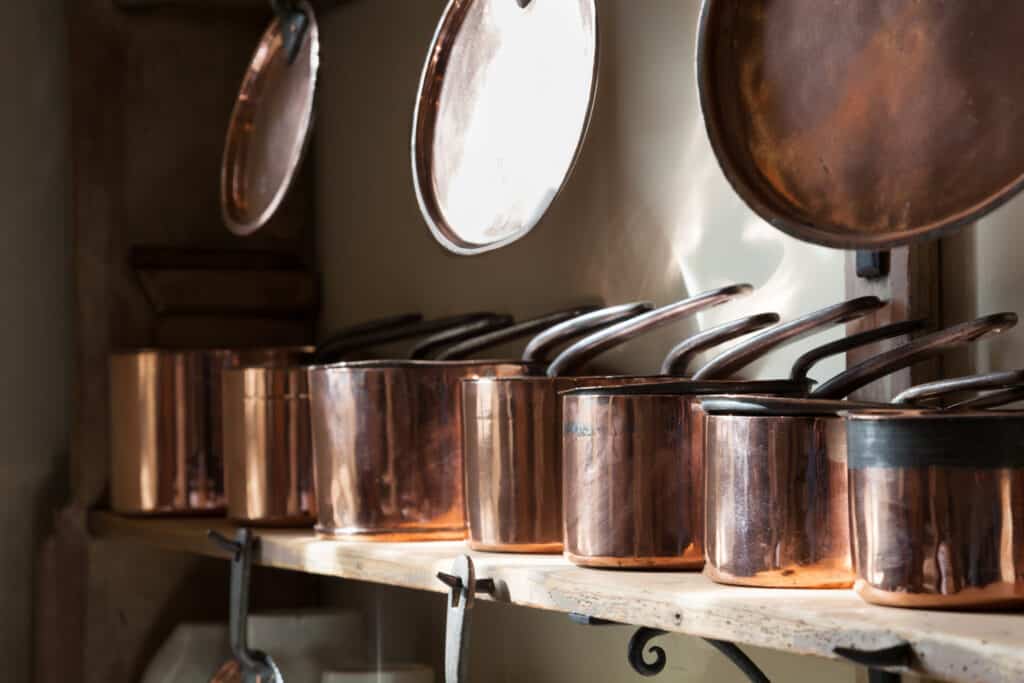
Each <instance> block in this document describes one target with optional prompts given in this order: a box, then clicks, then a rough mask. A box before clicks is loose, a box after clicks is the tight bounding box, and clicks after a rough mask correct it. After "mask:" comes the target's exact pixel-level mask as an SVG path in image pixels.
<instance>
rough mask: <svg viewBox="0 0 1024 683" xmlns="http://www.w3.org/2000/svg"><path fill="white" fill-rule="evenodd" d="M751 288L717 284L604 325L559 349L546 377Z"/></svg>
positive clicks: (570, 369) (569, 371)
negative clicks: (598, 329) (706, 290)
mask: <svg viewBox="0 0 1024 683" xmlns="http://www.w3.org/2000/svg"><path fill="white" fill-rule="evenodd" d="M753 290H754V288H753V287H751V286H750V285H746V284H743V285H730V286H728V287H721V288H719V289H714V290H711V291H708V292H702V293H701V294H697V295H696V296H692V297H690V298H688V299H683V300H682V301H677V302H676V303H674V304H669V305H668V306H662V307H661V308H657V309H655V310H653V311H651V312H649V313H644V314H643V315H638V316H636V317H634V318H630V319H629V320H624V321H623V322H621V323H618V324H616V325H612V326H611V327H606V328H604V329H603V330H600V331H598V332H595V333H594V334H592V335H590V336H588V337H584V338H583V339H581V340H579V341H578V342H576V343H575V344H573V345H572V346H570V347H569V348H567V349H566V350H565V351H562V353H561V354H559V355H558V356H557V357H556V358H555V359H554V360H553V361H551V364H550V365H549V366H548V372H547V374H548V377H558V376H561V375H568V374H572V373H573V372H575V371H576V370H578V369H579V368H581V367H582V366H583V365H584V364H585V363H586V362H587V361H589V360H590V359H591V358H593V357H595V356H597V355H598V354H600V353H602V352H604V351H607V350H608V349H610V348H612V347H613V346H616V345H618V344H621V343H623V342H625V341H626V340H628V339H632V338H633V337H636V336H637V335H639V334H641V333H643V332H648V331H650V330H653V329H655V328H658V327H661V326H662V325H667V324H668V323H671V322H675V321H677V320H680V319H681V318H685V317H687V316H690V315H693V314H695V313H698V312H700V311H703V310H704V309H707V308H711V307H712V306H719V305H721V304H724V303H726V302H728V301H732V300H733V299H735V298H736V297H738V296H742V295H745V294H749V293H750V292H752V291H753Z"/></svg>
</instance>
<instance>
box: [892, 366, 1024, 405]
mask: <svg viewBox="0 0 1024 683" xmlns="http://www.w3.org/2000/svg"><path fill="white" fill-rule="evenodd" d="M1022 384H1024V370H1002V371H999V372H988V373H985V374H981V375H966V376H964V377H953V378H951V379H940V380H936V381H934V382H928V383H926V384H918V385H917V386H913V387H910V388H909V389H907V390H906V391H903V392H902V393H899V394H897V395H896V398H894V399H893V400H892V402H893V403H896V404H900V405H904V404H907V403H918V402H920V401H927V400H931V399H936V398H941V397H943V396H948V395H949V394H955V393H957V392H959V391H979V390H984V389H1010V390H1011V391H1013V390H1015V389H1016V390H1021V389H1022V388H1024V387H1021V386H1020V385H1022ZM990 396H991V394H989V395H988V396H979V397H977V398H975V399H970V400H968V401H964V402H963V403H967V404H969V405H968V406H967V407H972V405H973V406H974V407H977V403H976V402H978V400H979V399H986V398H989V397H990ZM972 402H975V403H973V404H972ZM963 403H960V404H957V407H959V408H963V407H964V405H963ZM981 403H983V404H984V405H985V407H989V408H991V407H994V406H995V405H1002V404H1000V403H995V404H990V403H988V402H986V401H981ZM1004 403H1012V400H1007V401H1004Z"/></svg>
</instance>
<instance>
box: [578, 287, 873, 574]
mask: <svg viewBox="0 0 1024 683" xmlns="http://www.w3.org/2000/svg"><path fill="white" fill-rule="evenodd" d="M880 306H882V302H881V301H880V300H878V299H877V298H876V297H862V298H860V299H854V300H852V301H848V302H845V303H842V304H838V305H835V306H830V307H828V308H826V309H823V310H820V311H817V312H815V313H812V314H809V315H807V316H804V317H802V318H799V319H797V320H794V321H792V322H788V323H785V324H781V325H776V326H775V327H772V328H770V329H769V330H767V331H765V332H762V333H760V334H758V335H756V336H755V337H754V338H752V339H750V340H748V341H746V342H743V343H741V344H739V345H737V346H735V347H733V348H732V349H730V350H728V351H726V352H724V353H723V354H720V355H719V356H717V357H716V358H715V359H713V360H712V361H710V362H709V363H708V364H706V365H705V366H704V367H703V368H701V370H699V371H698V372H697V373H696V374H695V375H694V377H695V378H702V377H703V378H705V379H693V380H688V381H681V382H676V383H665V384H659V385H638V386H625V387H612V388H587V389H578V390H575V391H569V392H566V393H564V394H563V395H562V412H563V422H562V425H563V434H562V456H563V466H564V488H563V490H564V494H563V499H564V501H565V555H566V557H568V558H569V560H571V561H572V562H574V563H575V564H579V565H583V566H590V567H619V568H665V569H668V568H673V569H699V568H700V567H701V566H702V565H703V563H704V544H703V532H704V528H703V527H704V524H703V516H704V480H703V467H704V465H703V463H704V453H703V450H704V420H703V413H701V412H700V411H699V410H698V409H697V406H696V399H697V397H699V396H701V395H708V394H721V393H750V394H764V393H768V394H775V395H803V394H805V393H806V392H807V391H808V390H809V389H810V383H809V381H806V380H792V379H789V380H775V381H771V380H769V381H745V380H730V379H721V378H715V377H712V378H710V379H707V378H706V377H707V375H708V374H711V375H714V374H715V373H716V372H719V371H723V370H721V368H726V370H725V371H728V372H735V371H736V370H739V369H741V368H743V367H745V366H746V365H748V364H749V363H751V362H753V361H754V360H755V359H756V358H758V357H760V356H761V355H762V354H763V353H765V352H766V351H768V350H770V349H773V348H777V347H779V346H781V345H783V344H785V343H787V342H790V341H792V340H794V339H798V338H801V337H803V336H805V335H807V334H810V333H812V332H813V331H816V330H819V329H821V328H823V327H826V326H829V325H834V324H838V323H841V322H846V321H848V320H851V319H855V318H857V317H860V316H863V315H866V314H868V313H870V312H872V311H874V310H877V309H878V308H879V307H880ZM709 369H710V370H709Z"/></svg>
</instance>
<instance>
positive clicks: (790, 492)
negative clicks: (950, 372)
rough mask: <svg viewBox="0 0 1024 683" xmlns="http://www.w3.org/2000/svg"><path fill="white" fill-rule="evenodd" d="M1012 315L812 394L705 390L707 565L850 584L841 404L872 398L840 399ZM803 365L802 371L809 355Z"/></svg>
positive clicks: (930, 341) (820, 584)
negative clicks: (711, 393) (715, 392)
mask: <svg viewBox="0 0 1024 683" xmlns="http://www.w3.org/2000/svg"><path fill="white" fill-rule="evenodd" d="M1015 322H1016V316H1012V315H1010V316H1007V315H996V316H988V317H986V318H981V319H979V320H975V321H972V322H969V323H964V324H961V325H956V326H954V327H950V328H948V329H945V330H941V331H939V332H934V333H932V334H928V335H925V336H923V337H920V338H918V339H915V340H914V341H912V342H909V343H907V344H904V345H902V346H899V347H897V348H895V349H893V350H891V351H888V352H886V353H884V354H881V355H879V356H875V357H873V358H871V359H869V360H867V361H865V362H864V363H861V364H859V365H857V366H855V367H853V368H850V369H848V370H846V371H845V372H843V373H840V374H839V375H837V376H836V377H834V378H832V379H831V380H829V381H828V382H825V383H824V384H822V385H821V386H820V387H819V388H818V389H816V390H814V391H812V392H811V393H810V395H809V397H808V398H793V397H788V398H779V397H769V396H711V397H706V398H702V399H701V400H700V405H701V409H702V410H703V411H704V412H705V413H707V417H706V421H705V425H706V426H705V469H706V483H705V545H706V548H705V559H706V564H705V567H704V573H705V574H706V575H707V576H708V577H709V578H711V579H712V580H713V581H716V582H718V583H728V584H736V585H743V586H761V587H773V588H844V587H847V586H850V585H851V584H852V583H853V570H852V565H851V559H850V533H849V507H848V499H847V477H846V427H845V423H844V421H843V419H842V417H840V416H839V413H840V412H842V411H844V410H847V409H850V408H853V407H871V405H872V404H864V403H856V402H854V403H851V402H848V401H843V400H840V399H841V398H842V397H843V396H846V395H848V394H850V393H852V392H853V391H856V390H857V389H859V388H861V387H862V386H865V385H867V384H869V383H871V382H873V381H875V380H877V379H879V378H880V377H882V376H884V375H886V374H888V373H890V372H894V371H896V370H899V369H902V368H904V367H908V366H910V365H913V364H914V363H916V362H918V361H921V360H924V359H926V358H929V357H932V356H934V355H936V354H938V353H941V352H943V351H946V350H949V349H951V348H955V347H957V346H960V345H963V344H965V343H968V342H971V341H974V340H976V339H979V338H981V337H983V336H986V335H988V334H989V333H994V332H999V331H1002V330H1005V329H1009V328H1011V327H1013V325H1014V324H1015ZM923 323H924V321H910V322H903V323H895V324H893V325H887V326H885V327H881V328H878V329H876V330H870V331H868V332H865V333H862V334H859V335H854V336H852V337H848V338H846V339H844V340H840V342H841V343H833V344H831V345H829V347H830V352H831V353H832V354H835V353H842V352H845V351H848V350H850V349H854V348H857V347H860V346H863V345H865V344H869V343H874V342H876V341H878V340H881V339H887V338H893V337H901V336H903V335H905V334H908V333H909V332H912V331H914V329H920V328H921V327H923ZM818 357H820V355H819V356H818ZM797 365H798V366H800V368H801V370H800V372H806V370H807V369H809V367H810V365H811V364H809V363H806V362H804V361H798V363H797Z"/></svg>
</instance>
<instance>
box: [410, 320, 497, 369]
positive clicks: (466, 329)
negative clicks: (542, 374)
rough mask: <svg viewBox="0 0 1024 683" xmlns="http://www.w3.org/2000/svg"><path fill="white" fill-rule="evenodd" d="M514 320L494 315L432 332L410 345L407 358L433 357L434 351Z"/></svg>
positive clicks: (422, 358)
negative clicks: (410, 348) (410, 349)
mask: <svg viewBox="0 0 1024 683" xmlns="http://www.w3.org/2000/svg"><path fill="white" fill-rule="evenodd" d="M515 322H516V320H515V318H513V317H512V316H510V315H495V316H490V317H487V318H482V319H480V320H474V321H473V322H469V323H466V324H465V325H459V326H458V327H453V328H450V329H447V330H444V331H443V332H438V333H437V334H432V335H430V336H429V337H427V338H425V339H423V340H422V341H419V342H417V343H416V345H415V346H413V347H412V351H410V352H409V358H410V359H411V360H424V359H428V358H433V356H434V354H435V353H437V352H439V351H440V350H441V349H444V348H446V347H448V346H450V345H452V344H458V343H459V342H461V341H464V340H466V339H471V338H473V337H477V336H480V335H483V334H488V333H490V332H494V331H496V330H503V329H505V328H506V327H512V326H513V325H514V324H515Z"/></svg>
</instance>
